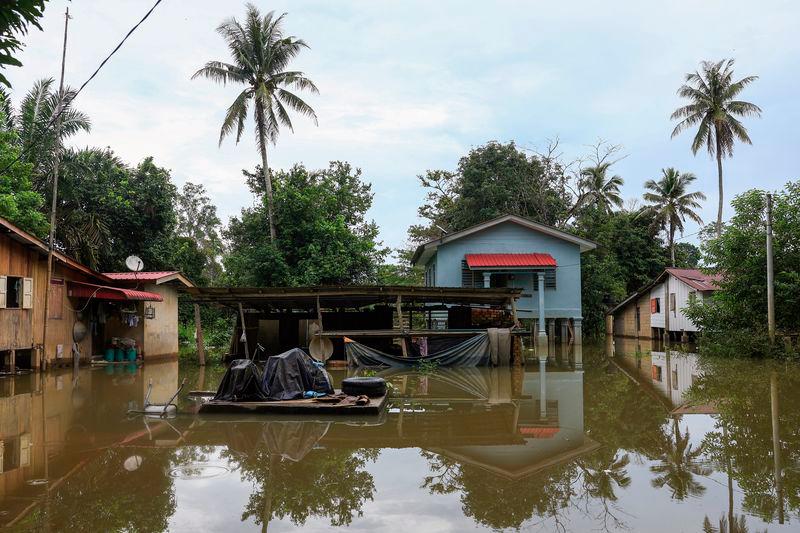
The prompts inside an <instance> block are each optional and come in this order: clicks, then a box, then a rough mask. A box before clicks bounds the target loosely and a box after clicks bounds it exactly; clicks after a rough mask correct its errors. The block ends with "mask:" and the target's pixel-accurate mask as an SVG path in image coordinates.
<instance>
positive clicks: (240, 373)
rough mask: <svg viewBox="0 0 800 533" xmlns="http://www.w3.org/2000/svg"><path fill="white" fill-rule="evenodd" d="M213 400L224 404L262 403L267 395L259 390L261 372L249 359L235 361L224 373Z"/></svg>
mask: <svg viewBox="0 0 800 533" xmlns="http://www.w3.org/2000/svg"><path fill="white" fill-rule="evenodd" d="M214 399H215V400H222V401H226V402H263V401H264V400H266V399H267V395H266V394H265V393H264V390H263V389H262V388H261V371H260V370H259V369H258V366H256V364H255V363H254V362H253V361H251V360H249V359H236V360H235V361H233V362H232V363H231V366H230V367H228V370H226V371H225V375H224V376H222V381H221V382H220V384H219V388H217V394H216V395H215V396H214Z"/></svg>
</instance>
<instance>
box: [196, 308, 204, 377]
mask: <svg viewBox="0 0 800 533" xmlns="http://www.w3.org/2000/svg"><path fill="white" fill-rule="evenodd" d="M194 330H195V343H196V345H197V362H198V363H200V366H205V365H206V350H205V346H204V344H203V323H202V321H201V320H200V305H198V304H194Z"/></svg>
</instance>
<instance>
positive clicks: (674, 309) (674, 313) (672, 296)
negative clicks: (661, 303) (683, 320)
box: [669, 292, 678, 316]
mask: <svg viewBox="0 0 800 533" xmlns="http://www.w3.org/2000/svg"><path fill="white" fill-rule="evenodd" d="M677 307H678V306H677V305H675V293H674V292H671V293H669V310H670V311H672V316H678V309H677Z"/></svg>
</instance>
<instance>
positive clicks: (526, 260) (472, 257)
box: [466, 254, 556, 268]
mask: <svg viewBox="0 0 800 533" xmlns="http://www.w3.org/2000/svg"><path fill="white" fill-rule="evenodd" d="M466 259H467V266H469V268H499V267H502V268H526V267H527V268H530V267H554V266H556V260H555V259H553V256H552V255H550V254H467V255H466Z"/></svg>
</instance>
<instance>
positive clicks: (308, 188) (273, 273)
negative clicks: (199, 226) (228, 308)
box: [224, 161, 386, 286]
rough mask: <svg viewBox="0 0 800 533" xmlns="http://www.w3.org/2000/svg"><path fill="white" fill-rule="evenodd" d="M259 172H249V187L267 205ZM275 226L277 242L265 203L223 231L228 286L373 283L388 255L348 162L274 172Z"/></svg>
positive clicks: (367, 191) (366, 192) (367, 189)
mask: <svg viewBox="0 0 800 533" xmlns="http://www.w3.org/2000/svg"><path fill="white" fill-rule="evenodd" d="M259 172H260V169H257V170H256V172H255V173H249V172H245V175H246V176H247V178H248V183H249V185H250V187H251V189H252V190H253V192H254V193H255V194H256V195H258V197H259V198H262V199H263V198H264V194H263V193H264V186H263V182H262V181H261V180H260V179H259ZM274 186H275V194H274V200H275V219H276V221H277V222H278V225H279V226H280V227H281V228H282V231H281V233H280V234H279V235H278V240H277V241H275V242H274V243H273V242H271V241H270V237H269V235H268V234H265V232H264V228H265V227H266V226H265V222H266V220H267V217H268V213H267V209H266V205H265V202H263V200H262V202H261V203H260V204H258V205H256V206H254V207H252V208H247V209H243V210H242V213H241V215H240V216H239V217H234V218H232V219H231V221H230V224H229V225H228V228H227V229H226V230H225V238H226V239H227V240H228V241H229V243H230V252H229V253H228V254H227V255H226V256H225V259H224V264H225V269H226V279H227V281H228V282H230V283H232V284H234V285H242V286H247V285H250V286H260V285H264V286H297V285H338V284H347V283H371V282H375V280H376V278H377V268H378V265H380V264H381V262H382V260H383V258H384V257H385V255H386V250H384V249H382V248H381V247H380V245H379V243H377V242H376V240H375V239H376V238H377V235H378V227H377V226H376V225H375V223H374V222H371V221H367V219H366V212H367V210H368V209H369V208H370V206H371V205H372V191H371V186H370V185H368V184H365V183H363V182H362V180H361V171H360V170H359V169H354V168H353V167H351V166H350V164H348V163H343V162H338V161H337V162H332V163H331V164H330V166H329V167H328V168H327V169H324V170H319V171H309V170H307V169H306V168H305V167H304V166H302V165H295V166H294V167H292V168H291V169H290V170H289V171H281V172H278V173H276V175H275V180H274Z"/></svg>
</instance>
